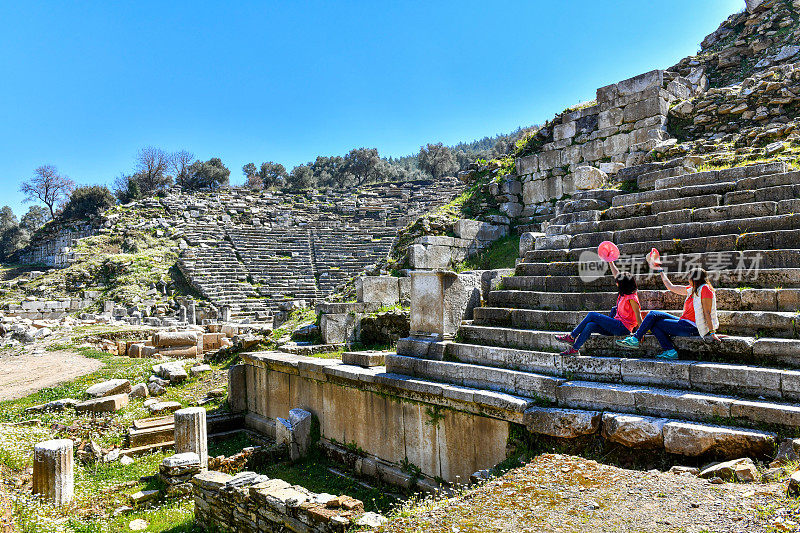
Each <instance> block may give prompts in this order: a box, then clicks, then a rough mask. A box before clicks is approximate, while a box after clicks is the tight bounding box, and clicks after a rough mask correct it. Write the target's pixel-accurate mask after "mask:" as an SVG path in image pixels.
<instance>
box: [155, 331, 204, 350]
mask: <svg viewBox="0 0 800 533" xmlns="http://www.w3.org/2000/svg"><path fill="white" fill-rule="evenodd" d="M153 344H154V345H156V346H158V347H159V348H161V347H177V346H197V332H195V331H159V332H156V333H155V334H154V335H153Z"/></svg>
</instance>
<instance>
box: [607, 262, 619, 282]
mask: <svg viewBox="0 0 800 533" xmlns="http://www.w3.org/2000/svg"><path fill="white" fill-rule="evenodd" d="M608 264H609V266H611V275H612V276H614V278H616V277H617V276H619V269H618V268H617V265H615V264H614V261H609V262H608Z"/></svg>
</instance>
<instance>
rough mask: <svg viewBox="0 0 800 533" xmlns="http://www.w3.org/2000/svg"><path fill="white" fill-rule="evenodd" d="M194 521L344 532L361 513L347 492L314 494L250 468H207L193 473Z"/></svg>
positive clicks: (249, 532) (263, 529)
mask: <svg viewBox="0 0 800 533" xmlns="http://www.w3.org/2000/svg"><path fill="white" fill-rule="evenodd" d="M192 485H193V488H192V493H193V495H194V502H195V522H196V523H197V524H198V525H199V526H200V527H202V528H203V529H205V530H213V531H216V530H220V531H236V532H238V533H273V532H275V533H277V532H283V531H294V532H296V533H311V532H317V533H332V532H344V531H345V530H346V529H347V528H348V527H349V526H350V524H351V520H353V519H355V518H358V517H359V516H361V515H363V514H364V504H363V503H362V502H361V501H360V500H356V499H354V498H350V497H348V496H339V497H333V496H330V495H324V494H315V493H313V492H310V491H308V490H306V489H304V488H303V487H300V486H298V485H290V484H289V483H287V482H285V481H283V480H281V479H270V478H268V477H267V476H260V475H257V474H254V473H252V472H242V473H241V474H238V475H237V476H231V475H229V474H223V473H222V472H214V471H211V472H206V473H202V474H198V475H196V476H195V477H194V478H192Z"/></svg>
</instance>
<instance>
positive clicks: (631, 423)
mask: <svg viewBox="0 0 800 533" xmlns="http://www.w3.org/2000/svg"><path fill="white" fill-rule="evenodd" d="M667 422H668V420H667V419H666V418H651V417H645V416H638V415H624V414H616V413H605V414H604V415H603V421H602V425H603V437H605V438H606V439H608V440H610V441H612V442H617V443H619V444H622V445H624V446H628V447H630V448H660V447H661V446H663V444H664V436H663V429H664V425H665V424H666V423H667Z"/></svg>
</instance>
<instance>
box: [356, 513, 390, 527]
mask: <svg viewBox="0 0 800 533" xmlns="http://www.w3.org/2000/svg"><path fill="white" fill-rule="evenodd" d="M387 522H389V520H388V519H387V518H386V517H385V516H383V515H379V514H378V513H373V512H372V511H368V512H366V513H364V514H363V515H361V516H360V517H359V518H358V520H356V525H357V526H359V527H373V528H374V527H381V526H383V525H385V524H386V523H387Z"/></svg>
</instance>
